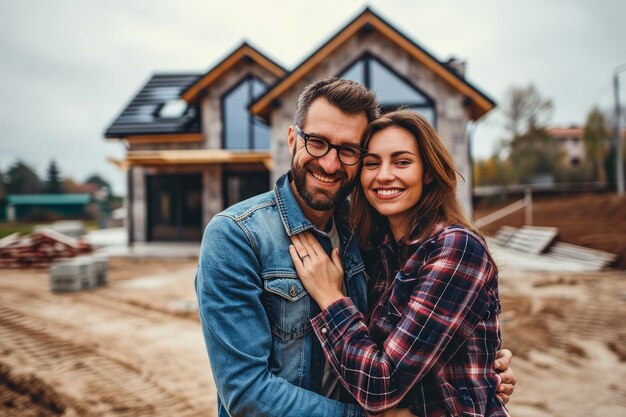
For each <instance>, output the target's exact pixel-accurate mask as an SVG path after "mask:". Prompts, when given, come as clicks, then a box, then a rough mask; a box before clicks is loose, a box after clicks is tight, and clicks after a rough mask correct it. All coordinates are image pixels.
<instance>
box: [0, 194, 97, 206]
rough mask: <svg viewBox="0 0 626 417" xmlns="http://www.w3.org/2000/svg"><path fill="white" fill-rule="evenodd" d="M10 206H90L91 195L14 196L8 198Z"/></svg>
mask: <svg viewBox="0 0 626 417" xmlns="http://www.w3.org/2000/svg"><path fill="white" fill-rule="evenodd" d="M7 201H8V203H9V204H10V205H13V206H21V205H30V204H38V205H60V204H88V203H90V202H91V196H90V195H89V194H12V195H8V196H7Z"/></svg>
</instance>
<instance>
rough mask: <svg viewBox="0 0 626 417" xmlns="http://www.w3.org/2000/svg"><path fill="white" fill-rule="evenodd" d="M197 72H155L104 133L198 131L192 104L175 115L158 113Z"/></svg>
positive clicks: (107, 135) (111, 135) (198, 125)
mask: <svg viewBox="0 0 626 417" xmlns="http://www.w3.org/2000/svg"><path fill="white" fill-rule="evenodd" d="M199 76H200V74H155V75H153V76H152V78H150V80H148V82H147V83H146V85H145V86H144V87H143V88H142V89H141V90H140V91H139V93H138V94H137V95H136V96H135V97H134V98H133V99H132V100H131V102H130V103H129V104H128V106H127V107H126V108H125V109H124V111H123V112H122V113H121V114H120V115H119V116H118V117H117V119H115V121H114V122H113V123H112V124H111V125H110V126H109V127H108V128H107V129H106V131H105V136H106V137H108V138H117V137H123V136H129V135H146V134H173V133H199V132H200V118H199V116H198V114H197V110H196V108H195V107H191V108H188V109H187V110H186V111H185V112H184V113H183V114H182V115H181V116H179V117H159V114H158V113H159V111H160V109H161V108H162V107H163V106H164V105H165V104H166V103H168V102H170V101H173V100H180V95H181V93H182V92H183V91H185V89H186V88H187V87H189V85H191V84H193V83H194V82H195V81H196V80H197V79H198V77H199Z"/></svg>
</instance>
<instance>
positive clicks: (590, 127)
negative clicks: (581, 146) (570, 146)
mask: <svg viewBox="0 0 626 417" xmlns="http://www.w3.org/2000/svg"><path fill="white" fill-rule="evenodd" d="M608 137H609V132H608V129H607V127H606V120H605V118H604V115H603V114H602V112H601V111H600V110H599V109H598V108H597V107H594V108H593V109H592V110H591V112H589V114H588V115H587V122H586V123H585V133H584V135H583V140H584V141H585V149H586V151H587V160H588V161H589V164H590V165H591V175H592V180H593V181H606V176H605V171H604V159H605V158H606V154H607V143H606V142H607V138H608Z"/></svg>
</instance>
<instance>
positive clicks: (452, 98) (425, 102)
mask: <svg viewBox="0 0 626 417" xmlns="http://www.w3.org/2000/svg"><path fill="white" fill-rule="evenodd" d="M464 66H465V65H464V63H462V62H459V61H457V60H449V61H447V62H442V61H439V60H438V59H436V58H435V57H434V56H433V55H431V54H430V53H429V52H427V51H426V50H424V49H423V48H422V47H421V46H419V45H417V44H416V43H414V42H413V41H412V40H411V39H409V38H408V37H407V36H405V35H404V34H402V33H401V32H400V31H398V30H397V29H396V28H394V27H393V26H392V25H391V24H389V23H388V22H386V21H385V20H383V19H382V18H381V17H380V16H378V15H377V14H376V13H374V12H373V11H371V10H370V9H369V8H366V9H365V10H364V11H363V12H362V13H361V14H359V15H358V16H357V17H356V18H355V19H353V20H352V21H351V22H349V23H348V24H347V25H346V26H345V27H343V28H342V29H341V30H339V31H338V32H337V33H336V34H334V35H333V36H331V37H330V39H329V40H328V41H327V42H326V43H324V44H323V45H322V46H321V47H319V48H318V49H317V50H316V51H315V52H313V53H312V54H311V55H310V56H308V57H307V58H305V59H304V60H303V61H302V62H301V63H300V64H299V65H298V66H296V67H295V68H294V69H292V70H290V71H288V70H286V69H284V68H283V67H281V66H280V65H278V64H277V63H276V62H274V61H273V60H271V59H270V58H268V57H267V56H266V55H264V54H263V53H261V52H259V51H258V50H257V49H255V48H254V47H252V46H251V45H249V44H248V43H243V44H242V45H241V46H239V47H238V48H237V49H235V50H234V51H233V52H232V53H230V54H229V55H228V56H227V57H226V58H224V59H223V60H222V61H221V62H219V63H218V64H217V65H215V66H214V67H212V68H211V69H210V70H209V71H208V72H207V73H205V74H183V73H181V74H155V75H153V76H152V77H151V78H150V79H149V80H148V82H147V84H146V85H144V86H143V87H142V88H141V89H140V91H139V93H138V94H137V95H136V96H135V97H134V98H133V99H132V100H131V101H130V104H128V106H127V107H126V108H125V109H124V110H123V111H122V113H121V114H120V115H119V117H118V118H117V119H116V120H115V121H114V122H113V123H112V124H111V125H110V126H109V127H108V128H107V129H106V133H105V136H106V137H107V138H109V139H119V140H124V141H125V143H126V144H127V152H126V157H125V159H124V160H121V161H114V162H115V163H116V164H117V165H118V166H119V167H120V168H123V169H126V170H127V173H128V174H127V178H128V210H129V215H128V226H129V241H158V240H199V239H200V237H201V233H202V228H203V225H205V224H206V223H208V222H209V221H210V219H211V218H212V216H213V215H215V214H216V213H218V212H220V211H221V210H223V209H224V208H225V207H227V206H229V205H231V204H234V203H236V202H238V201H241V200H242V199H245V198H247V197H249V196H252V195H254V194H258V193H260V192H263V191H267V190H268V189H270V187H271V184H272V183H273V181H274V180H275V179H276V178H277V177H278V176H280V175H281V174H282V173H284V172H285V171H286V170H287V169H288V168H289V164H290V158H289V152H288V150H287V140H286V133H287V129H288V127H289V125H291V124H292V123H293V118H294V112H295V109H296V101H297V98H298V95H299V93H300V92H301V91H302V90H303V88H304V87H305V86H306V85H308V84H310V83H312V82H314V81H316V80H319V79H322V78H326V77H331V76H338V77H343V78H348V79H353V80H357V81H359V82H362V83H363V84H365V85H366V86H367V87H369V88H371V89H373V90H374V91H375V92H376V94H377V96H378V99H379V101H380V103H381V105H382V107H383V109H384V110H389V109H394V108H397V107H399V106H405V107H408V108H411V109H413V110H414V111H416V112H419V113H421V114H423V115H424V116H425V117H427V118H428V119H429V120H430V121H431V122H432V123H433V124H434V126H435V127H436V128H437V130H438V131H439V132H440V134H441V135H442V137H443V138H444V139H445V140H446V142H447V145H448V146H449V149H450V150H451V152H452V154H453V156H454V158H455V161H456V164H457V167H458V168H459V171H460V172H461V174H462V175H463V176H464V177H465V179H466V181H465V183H462V184H461V186H460V189H459V195H460V198H461V199H462V201H463V203H464V205H465V207H466V209H467V210H468V212H469V211H471V183H470V181H471V166H470V155H469V143H468V137H467V129H466V127H467V124H468V122H470V121H472V120H477V119H479V118H480V117H481V116H483V115H484V114H485V113H487V112H488V111H490V110H491V109H492V108H493V107H494V105H495V104H494V102H493V101H492V100H491V99H490V98H489V97H487V96H486V95H485V94H484V93H482V92H481V91H480V90H478V89H477V88H476V87H475V86H473V85H472V84H470V83H469V82H468V81H467V80H466V79H465V74H464Z"/></svg>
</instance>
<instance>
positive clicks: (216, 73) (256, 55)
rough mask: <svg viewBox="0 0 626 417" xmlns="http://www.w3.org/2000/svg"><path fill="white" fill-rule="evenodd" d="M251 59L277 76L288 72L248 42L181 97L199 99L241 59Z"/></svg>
mask: <svg viewBox="0 0 626 417" xmlns="http://www.w3.org/2000/svg"><path fill="white" fill-rule="evenodd" d="M244 59H251V60H253V61H254V62H255V63H257V64H258V65H260V66H261V67H263V68H265V69H266V70H267V71H269V72H270V73H272V74H274V75H275V76H276V77H277V78H280V77H283V76H284V75H285V73H286V71H285V69H283V68H282V67H281V66H279V65H278V64H276V63H275V62H273V61H272V60H271V59H269V58H267V57H266V56H265V55H263V54H262V53H260V52H258V51H257V50H256V49H254V48H252V47H251V46H250V45H248V44H247V43H244V44H243V45H241V46H240V47H239V48H237V50H236V51H235V52H233V53H232V54H230V55H229V56H228V57H226V58H225V59H224V60H223V61H222V62H220V63H219V64H217V65H216V66H215V67H213V68H212V69H211V70H210V71H209V72H207V73H206V74H205V75H204V76H202V77H200V78H199V79H198V80H197V81H196V82H195V83H193V84H192V85H190V86H189V87H188V88H187V89H186V90H185V91H184V92H183V93H182V95H181V98H182V99H183V100H185V101H186V102H188V103H190V104H191V103H193V102H195V101H196V100H197V98H198V96H199V95H200V92H201V91H202V90H204V89H206V88H207V87H209V86H210V85H211V84H212V83H213V82H215V81H216V80H217V79H218V78H220V77H221V76H222V75H224V74H225V73H226V72H228V71H230V70H231V69H232V68H233V67H235V66H236V65H237V64H238V63H239V62H240V61H241V60H244Z"/></svg>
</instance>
